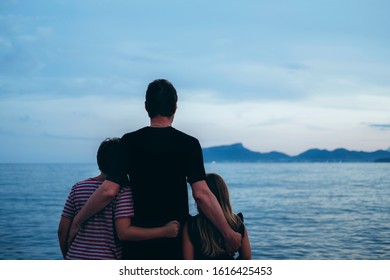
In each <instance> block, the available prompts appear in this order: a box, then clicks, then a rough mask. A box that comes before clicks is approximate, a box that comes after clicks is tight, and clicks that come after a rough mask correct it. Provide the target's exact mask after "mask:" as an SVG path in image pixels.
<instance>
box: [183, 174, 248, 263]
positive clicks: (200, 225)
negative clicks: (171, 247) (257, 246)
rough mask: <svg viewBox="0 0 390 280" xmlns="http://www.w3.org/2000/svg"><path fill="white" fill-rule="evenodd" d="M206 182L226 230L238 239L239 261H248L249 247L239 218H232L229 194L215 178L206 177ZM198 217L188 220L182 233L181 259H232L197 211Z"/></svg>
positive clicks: (213, 230)
mask: <svg viewBox="0 0 390 280" xmlns="http://www.w3.org/2000/svg"><path fill="white" fill-rule="evenodd" d="M206 182H207V185H208V187H209V188H210V190H211V192H212V193H213V194H214V195H215V197H216V198H217V200H218V202H219V204H220V205H221V208H222V211H223V213H224V215H225V217H226V220H227V221H228V223H229V224H230V226H231V227H232V228H233V229H234V230H235V231H236V232H239V233H241V235H242V243H241V247H240V249H239V250H238V254H239V255H238V258H239V259H248V260H249V259H251V257H252V253H251V247H250V242H249V238H248V232H247V230H246V228H245V226H244V223H243V216H242V215H241V213H240V214H238V215H235V214H234V213H233V212H232V207H231V205H230V199H229V190H228V188H227V185H226V183H225V181H224V180H223V179H222V177H221V176H219V175H217V174H213V173H211V174H207V175H206ZM198 212H199V214H198V215H196V216H194V217H190V219H189V220H188V221H187V223H186V224H185V226H184V230H183V257H184V259H189V260H191V259H200V260H207V259H210V260H224V259H225V260H226V259H234V257H233V256H230V255H229V254H228V253H227V252H226V250H225V247H224V239H223V237H222V235H221V234H220V232H219V231H218V229H217V228H216V227H215V226H214V225H213V224H212V223H211V222H210V221H209V220H208V219H207V218H206V216H205V215H204V214H203V213H202V211H200V210H199V209H198Z"/></svg>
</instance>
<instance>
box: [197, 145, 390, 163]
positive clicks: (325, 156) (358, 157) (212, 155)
mask: <svg viewBox="0 0 390 280" xmlns="http://www.w3.org/2000/svg"><path fill="white" fill-rule="evenodd" d="M203 156H204V161H205V162H213V161H215V162H374V161H380V160H383V161H386V159H389V158H390V151H384V150H378V151H375V152H361V151H359V152H358V151H349V150H346V149H336V150H334V151H328V150H320V149H310V150H307V151H305V152H303V153H301V154H299V155H297V156H289V155H286V154H284V153H281V152H269V153H260V152H255V151H251V150H249V149H247V148H245V147H244V146H243V144H242V143H236V144H232V145H224V146H216V147H209V148H204V149H203Z"/></svg>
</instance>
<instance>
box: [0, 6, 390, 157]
mask: <svg viewBox="0 0 390 280" xmlns="http://www.w3.org/2000/svg"><path fill="white" fill-rule="evenodd" d="M389 11H390V1H385V0H384V1H379V0H369V1H366V0H360V1H352V0H351V1H347V0H328V1H325V0H318V1H309V0H306V1H304V0H295V1H293V0H291V1H287V0H284V1H283V0H257V1H255V0H242V1H232V0H224V1H209V0H207V1H204V0H197V1H189V0H165V1H157V0H154V1H128V0H110V1H108V0H101V1H99V0H93V1H91V0H83V1H75V0H47V1H44V0H34V1H28V0H25V1H23V0H2V1H1V2H0V163H14V162H15V163H19V162H31V163H35V162H37V163H44V162H69V163H72V162H75V163H77V162H80V163H82V162H94V161H95V156H96V150H97V148H98V146H99V144H100V142H101V141H102V140H103V139H105V138H106V137H120V136H122V135H123V134H125V133H127V132H129V131H133V130H136V129H138V128H141V127H144V126H147V125H149V119H148V116H147V113H146V111H145V110H144V98H145V91H146V88H147V85H148V84H149V83H150V82H151V81H153V80H154V79H158V78H165V79H168V80H170V81H171V82H172V83H173V85H174V86H175V87H176V89H177V91H178V95H179V102H178V111H177V113H176V115H175V120H174V123H173V126H174V127H175V128H177V129H179V130H181V131H183V132H185V133H188V134H191V135H193V136H195V137H196V138H198V139H199V141H200V143H201V145H202V146H203V147H211V146H218V145H228V144H233V143H238V142H240V143H243V145H244V146H245V147H246V148H248V149H250V150H253V151H258V152H270V151H280V152H284V153H286V154H289V155H297V154H299V153H301V152H304V151H305V150H307V149H311V148H319V149H327V150H334V149H336V148H341V147H342V148H347V149H350V150H356V151H375V150H379V149H385V150H386V149H388V148H389V147H390V109H389V108H390V79H389V77H390V28H389V26H390V17H389V16H388V15H389Z"/></svg>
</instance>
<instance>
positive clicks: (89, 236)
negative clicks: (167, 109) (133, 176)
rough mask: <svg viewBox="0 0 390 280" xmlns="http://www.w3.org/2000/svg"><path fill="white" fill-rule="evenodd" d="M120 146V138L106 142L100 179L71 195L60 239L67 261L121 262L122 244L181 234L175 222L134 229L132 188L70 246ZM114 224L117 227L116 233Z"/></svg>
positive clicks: (83, 183) (81, 185) (101, 154)
mask: <svg viewBox="0 0 390 280" xmlns="http://www.w3.org/2000/svg"><path fill="white" fill-rule="evenodd" d="M118 144H119V138H113V139H106V140H104V141H103V142H102V143H101V145H100V147H99V150H98V152H97V163H98V166H99V169H100V172H101V173H100V175H98V176H96V177H94V178H89V179H86V180H83V181H81V182H78V183H76V184H75V185H74V186H73V187H72V189H71V191H70V193H69V196H68V198H67V200H66V203H65V206H64V210H63V212H62V215H61V220H60V223H59V227H58V239H59V244H60V248H61V252H62V255H63V257H64V259H88V260H96V259H121V258H122V245H121V240H122V241H125V240H127V241H138V240H146V239H155V238H164V237H165V238H172V237H176V236H177V234H178V231H179V227H180V225H179V223H178V222H177V221H171V222H169V223H167V224H166V225H165V226H162V227H159V228H140V227H136V226H132V225H131V218H132V217H133V216H134V210H133V197H132V192H131V188H130V187H122V188H121V190H120V192H119V193H118V195H117V197H116V199H114V200H113V201H112V202H111V203H110V204H108V205H107V206H106V207H105V208H104V209H103V210H102V211H100V212H99V213H97V214H96V215H94V216H93V217H91V219H89V220H88V221H87V222H86V223H85V224H84V225H83V226H82V227H81V229H80V231H79V233H78V234H77V236H76V237H75V239H74V240H73V242H72V243H71V244H70V246H68V244H67V243H68V233H69V229H70V226H71V224H72V220H73V218H74V216H76V214H77V213H78V212H79V211H80V209H81V208H82V207H83V206H84V204H85V202H86V201H87V200H88V198H89V197H90V196H91V195H92V193H93V192H94V191H95V190H96V189H97V188H98V187H99V186H100V185H101V184H102V183H103V181H104V180H105V178H106V175H107V173H108V172H109V169H110V166H111V162H112V160H113V157H114V154H115V150H116V149H117V146H118ZM114 220H115V222H116V224H117V227H116V229H115V227H114ZM118 236H119V237H118ZM119 238H120V240H119Z"/></svg>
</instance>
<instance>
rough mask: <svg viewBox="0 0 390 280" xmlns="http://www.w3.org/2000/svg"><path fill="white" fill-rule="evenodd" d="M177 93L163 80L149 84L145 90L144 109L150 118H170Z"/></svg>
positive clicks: (174, 108) (173, 110)
mask: <svg viewBox="0 0 390 280" xmlns="http://www.w3.org/2000/svg"><path fill="white" fill-rule="evenodd" d="M176 103H177V92H176V89H175V88H174V86H173V85H172V84H171V83H170V82H169V81H168V80H164V79H158V80H154V81H153V82H151V83H150V84H149V86H148V89H147V90H146V102H145V108H146V111H147V112H148V114H149V117H150V118H153V117H156V116H163V117H171V116H172V115H173V114H174V113H175V110H176Z"/></svg>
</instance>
